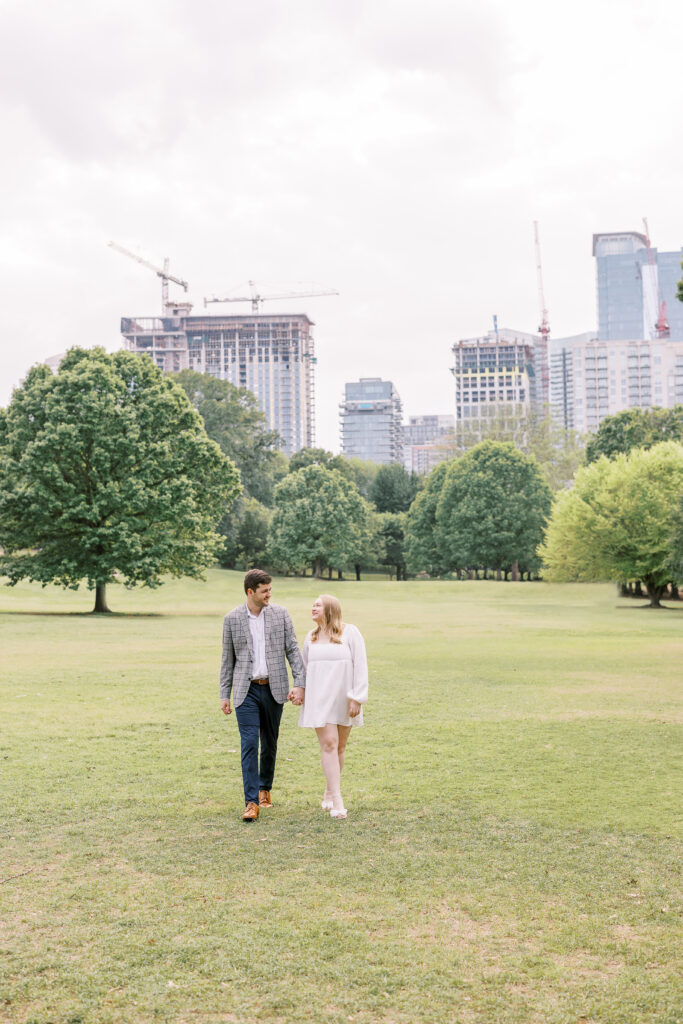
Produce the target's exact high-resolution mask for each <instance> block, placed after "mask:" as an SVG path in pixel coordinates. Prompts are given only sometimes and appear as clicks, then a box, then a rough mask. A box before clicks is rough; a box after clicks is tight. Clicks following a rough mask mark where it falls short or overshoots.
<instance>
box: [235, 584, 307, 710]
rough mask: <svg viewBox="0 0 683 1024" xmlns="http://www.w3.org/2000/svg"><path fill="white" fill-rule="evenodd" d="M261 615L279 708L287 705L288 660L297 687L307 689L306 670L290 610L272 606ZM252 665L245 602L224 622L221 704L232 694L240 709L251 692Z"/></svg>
mask: <svg viewBox="0 0 683 1024" xmlns="http://www.w3.org/2000/svg"><path fill="white" fill-rule="evenodd" d="M261 615H263V616H265V620H264V632H265V637H266V664H267V666H268V679H269V684H270V692H271V693H272V695H273V697H274V698H275V700H276V701H277V702H278V704H284V703H285V701H286V700H287V694H288V693H289V678H288V675H287V662H286V661H285V656H286V657H287V661H289V664H290V667H291V669H292V675H293V677H294V686H305V685H306V670H305V669H304V663H303V661H302V660H301V654H300V653H299V645H298V644H297V642H296V634H295V632H294V626H293V625H292V620H291V618H290V617H289V612H288V611H287V609H286V608H283V607H282V606H281V605H279V604H269V605H267V606H266V607H265V608H264V609H263V610H262V612H261ZM253 662H254V650H253V646H252V642H251V630H250V629H249V619H248V616H247V605H246V602H245V603H244V604H242V605H240V606H239V608H233V610H232V611H231V612H228V614H227V615H226V616H225V618H224V619H223V657H222V659H221V700H226V699H229V698H230V695H231V694H232V703H233V706H234V707H236V708H238V707H239V706H240V704H241V703H242V701H243V700H244V698H245V697H246V695H247V693H248V691H249V686H250V684H251V680H252V665H253Z"/></svg>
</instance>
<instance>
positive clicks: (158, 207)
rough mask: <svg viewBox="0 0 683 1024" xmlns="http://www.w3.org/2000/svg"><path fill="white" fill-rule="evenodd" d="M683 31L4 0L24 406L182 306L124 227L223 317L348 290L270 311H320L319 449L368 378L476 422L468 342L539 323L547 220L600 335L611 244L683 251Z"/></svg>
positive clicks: (15, 333) (550, 16)
mask: <svg viewBox="0 0 683 1024" xmlns="http://www.w3.org/2000/svg"><path fill="white" fill-rule="evenodd" d="M682 42H683V4H680V3H676V2H675V0H642V2H641V0H614V2H611V0H590V2H586V0H578V2H575V3H573V4H572V5H568V4H564V5H555V4H552V3H548V2H547V0H544V2H536V0H516V2H515V3H510V2H509V0H473V2H469V0H420V2H419V3H418V2H417V0H414V2H405V0H338V2H328V0H287V2H284V0H282V2H275V0H252V2H251V3H245V2H243V0H242V2H240V3H236V2H233V0H215V2H209V0H143V2H140V0H135V2H133V0H90V2H88V3H86V2H85V0H81V2H71V3H69V2H65V0H0V104H1V107H0V109H1V111H2V139H3V143H4V158H3V160H2V164H1V166H0V176H1V180H2V198H3V203H2V210H3V213H2V220H3V224H2V232H0V261H1V265H2V266H1V269H2V285H3V292H4V298H3V307H2V314H3V317H2V325H3V326H2V345H1V346H0V349H1V357H0V359H1V361H0V405H5V404H6V403H7V402H8V400H9V397H10V394H11V391H12V388H13V387H14V386H16V384H17V383H18V382H19V380H20V379H21V378H22V376H23V375H24V374H25V372H26V370H27V369H28V367H29V366H30V365H32V364H33V363H35V362H37V361H40V360H42V359H44V358H46V357H48V356H50V355H53V354H55V353H58V352H61V351H63V350H65V349H66V348H68V347H69V346H70V345H73V344H79V345H86V346H90V345H94V344H104V345H105V346H106V347H107V348H108V349H110V350H114V349H116V348H118V347H119V346H120V335H119V318H120V317H121V316H122V315H131V316H144V315H153V314H156V313H158V312H159V310H160V302H161V296H160V286H159V281H158V279H157V278H156V277H155V276H154V275H153V274H152V273H150V272H149V271H148V270H145V269H144V268H143V267H140V266H139V265H137V264H136V263H134V262H133V261H131V260H128V259H126V257H124V256H121V255H119V254H118V253H115V252H114V251H113V250H111V249H109V248H107V242H108V241H109V240H110V239H114V240H116V241H117V242H119V243H120V244H121V245H124V246H126V247H128V248H131V249H134V250H135V251H136V252H139V253H140V255H142V256H144V257H146V258H148V259H149V260H151V261H152V262H153V263H157V264H161V262H162V261H163V258H164V256H168V257H169V258H170V260H171V272H172V273H175V274H177V275H178V276H179V277H181V278H185V279H186V280H188V281H189V282H190V293H189V294H190V298H191V299H192V300H193V301H194V302H195V303H196V307H197V312H202V311H203V298H204V296H206V295H212V294H215V293H220V292H226V291H230V290H234V289H236V288H238V287H239V286H242V287H244V286H245V284H246V282H247V281H248V279H250V278H251V279H253V280H255V281H256V282H257V284H258V285H259V287H260V289H261V290H262V291H263V292H267V291H269V290H270V291H282V290H287V291H289V290H293V291H294V290H305V287H306V286H308V285H310V284H311V283H315V284H316V285H317V286H319V287H322V288H334V289H337V290H338V291H339V293H340V294H339V296H338V297H326V298H317V299H307V300H305V301H304V300H298V301H289V302H286V303H285V302H281V303H270V304H266V306H265V307H264V311H265V312H271V313H273V312H279V311H285V312H302V311H305V312H308V313H309V315H310V316H311V318H312V319H313V320H314V321H315V322H316V328H315V337H316V346H317V355H318V365H317V384H316V393H317V398H316V405H317V439H318V443H319V444H322V445H323V446H325V447H328V448H331V449H333V450H337V449H338V434H339V431H338V408H337V407H338V403H339V401H340V399H341V396H342V389H343V384H344V382H345V381H346V380H353V379H357V378H358V377H360V376H363V377H367V376H381V377H384V378H388V379H391V380H393V381H394V383H395V384H396V386H397V388H398V390H399V393H400V395H401V397H402V399H403V407H404V412H405V414H406V416H408V415H413V414H420V413H427V412H435V413H452V412H453V394H452V387H451V381H452V377H451V375H450V373H449V367H450V365H451V345H452V344H453V342H454V341H457V340H458V339H459V338H464V337H469V336H472V335H476V334H480V333H484V332H485V331H487V330H489V329H490V327H491V326H492V317H493V314H497V315H498V320H499V324H500V326H506V327H511V328H516V329H519V330H523V331H534V330H535V329H536V328H537V326H538V321H539V302H538V290H537V277H536V262H535V256H534V240H533V221H534V220H538V221H539V223H540V233H541V245H542V252H543V270H544V277H545V291H546V303H547V307H548V309H549V314H550V323H551V328H552V333H553V335H555V336H560V335H566V334H574V333H578V332H580V331H584V330H590V329H591V328H592V327H594V325H595V320H596V312H595V271H594V265H593V259H592V256H591V242H592V234H593V232H596V231H620V230H642V218H643V217H644V216H646V217H648V219H649V225H650V233H651V237H652V240H653V244H654V245H657V246H658V247H659V248H660V249H663V250H672V249H679V248H680V246H681V245H682V244H683V202H682V193H683V187H682V186H683V173H682V172H683V142H682V141H681V130H680V121H681V107H682V101H683V88H682V85H681V71H680V66H681V45H682ZM171 288H172V289H173V286H171ZM171 294H172V295H173V294H176V295H177V294H179V293H178V291H177V290H176V291H175V292H173V290H172V292H171ZM209 308H210V309H212V310H213V311H218V310H224V311H226V312H231V313H234V312H237V311H239V309H241V307H237V306H227V307H226V306H220V307H219V306H213V307H209ZM244 308H245V312H246V311H248V307H244Z"/></svg>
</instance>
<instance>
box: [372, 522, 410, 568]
mask: <svg viewBox="0 0 683 1024" xmlns="http://www.w3.org/2000/svg"><path fill="white" fill-rule="evenodd" d="M377 518H378V520H379V522H378V528H377V536H378V539H379V564H380V565H383V566H386V567H387V568H388V569H389V571H390V573H394V572H395V573H396V579H397V580H405V579H407V578H408V576H407V571H406V558H405V524H406V516H405V512H380V513H379V515H378V517H377Z"/></svg>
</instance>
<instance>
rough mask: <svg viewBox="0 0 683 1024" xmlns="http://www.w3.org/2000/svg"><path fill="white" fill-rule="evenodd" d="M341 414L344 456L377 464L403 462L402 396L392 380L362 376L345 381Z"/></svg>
mask: <svg viewBox="0 0 683 1024" xmlns="http://www.w3.org/2000/svg"><path fill="white" fill-rule="evenodd" d="M339 416H340V430H341V450H342V454H343V455H346V456H348V457H349V458H359V459H364V460H366V461H369V462H378V463H389V462H402V461H403V430H402V426H401V421H402V419H403V415H402V408H401V399H400V397H399V394H398V391H397V390H396V388H395V387H394V385H393V384H392V382H391V381H390V380H382V379H381V378H380V377H361V378H360V380H358V381H350V382H349V383H347V384H345V385H344V401H343V402H341V404H340V406H339Z"/></svg>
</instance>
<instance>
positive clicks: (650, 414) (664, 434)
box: [586, 405, 683, 462]
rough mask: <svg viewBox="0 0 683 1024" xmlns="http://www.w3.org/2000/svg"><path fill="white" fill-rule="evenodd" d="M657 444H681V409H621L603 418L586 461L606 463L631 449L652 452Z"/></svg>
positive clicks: (682, 416)
mask: <svg viewBox="0 0 683 1024" xmlns="http://www.w3.org/2000/svg"><path fill="white" fill-rule="evenodd" d="M660 441H683V405H675V406H673V408H671V409H661V408H658V407H655V408H653V409H623V410H622V411H621V412H618V413H615V415H614V416H606V417H605V419H604V420H603V421H602V422H601V424H600V426H599V427H598V429H597V431H596V432H595V434H594V435H593V436H592V437H591V438H590V439H589V441H588V443H587V445H586V459H587V460H588V462H595V461H596V460H597V459H599V458H600V456H601V455H606V456H607V458H608V459H611V458H613V456H615V455H619V454H620V453H622V452H630V451H631V449H632V448H651V447H652V446H653V445H655V444H659V442H660Z"/></svg>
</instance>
